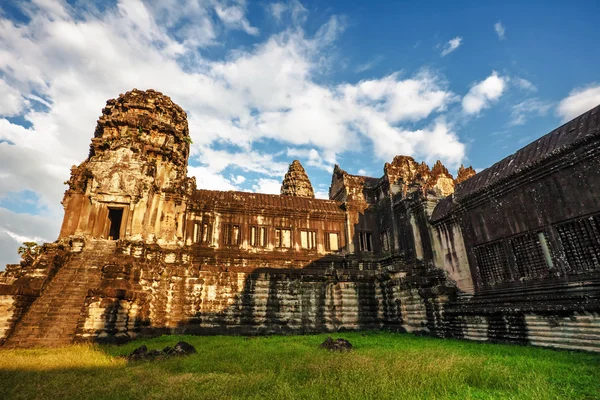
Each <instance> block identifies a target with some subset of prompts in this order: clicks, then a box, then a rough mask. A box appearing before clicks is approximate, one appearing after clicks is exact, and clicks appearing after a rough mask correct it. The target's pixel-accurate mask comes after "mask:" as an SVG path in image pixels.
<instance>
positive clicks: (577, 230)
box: [556, 215, 600, 272]
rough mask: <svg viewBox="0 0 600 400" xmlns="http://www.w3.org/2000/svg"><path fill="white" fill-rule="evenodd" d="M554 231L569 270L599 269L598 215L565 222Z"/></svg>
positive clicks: (599, 226) (599, 217)
mask: <svg viewBox="0 0 600 400" xmlns="http://www.w3.org/2000/svg"><path fill="white" fill-rule="evenodd" d="M556 232H558V238H559V240H560V243H561V244H562V247H563V250H564V252H565V258H566V259H567V264H568V269H569V270H570V271H572V272H579V271H589V270H594V269H600V216H598V215H596V216H593V217H587V218H582V219H579V220H576V221H569V222H566V223H564V224H561V225H558V226H557V227H556Z"/></svg>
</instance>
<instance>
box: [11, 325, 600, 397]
mask: <svg viewBox="0 0 600 400" xmlns="http://www.w3.org/2000/svg"><path fill="white" fill-rule="evenodd" d="M326 337H327V335H308V336H271V337H256V338H244V337H235V336H212V337H195V336H163V337H160V338H155V339H150V340H139V341H136V342H132V343H129V344H127V345H124V346H71V347H66V348H62V349H34V350H4V351H0V399H62V398H68V399H88V398H89V399H165V398H176V399H187V398H189V399H202V398H205V399H231V398H254V399H295V398H307V399H344V400H349V399H374V398H389V399H392V398H393V399H411V398H414V399H440V398H452V399H465V398H477V399H489V398H493V399H497V398H506V399H597V398H600V355H597V354H586V353H577V352H566V351H553V350H548V349H541V348H534V347H528V346H526V347H521V346H508V345H494V344H484V343H473V342H466V341H456V340H442V339H435V338H426V337H417V336H413V335H408V334H404V335H403V334H392V333H371V332H368V333H343V334H335V335H333V337H334V338H336V337H343V338H345V339H348V340H350V342H352V344H353V345H354V350H353V351H352V352H351V353H330V352H327V351H324V350H321V349H319V348H318V346H319V344H320V343H321V342H323V340H324V339H325V338H326ZM178 340H185V341H187V342H189V343H191V344H193V345H194V346H195V347H196V349H197V350H198V354H196V355H193V356H189V357H184V358H173V359H168V360H164V361H155V362H137V363H129V364H128V363H127V362H126V361H125V360H124V359H123V358H120V357H118V356H120V355H124V354H127V353H129V352H130V351H132V350H133V349H134V348H136V347H137V346H139V345H141V344H142V343H144V344H146V345H148V347H149V348H151V349H155V348H156V349H162V348H163V347H165V346H167V345H173V344H175V343H176V342H177V341H178Z"/></svg>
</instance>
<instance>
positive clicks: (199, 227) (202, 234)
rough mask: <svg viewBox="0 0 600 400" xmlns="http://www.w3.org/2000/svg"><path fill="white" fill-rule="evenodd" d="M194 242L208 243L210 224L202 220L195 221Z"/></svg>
mask: <svg viewBox="0 0 600 400" xmlns="http://www.w3.org/2000/svg"><path fill="white" fill-rule="evenodd" d="M195 230H196V238H195V242H196V243H203V244H208V243H211V242H212V224H210V223H208V222H204V223H202V224H199V223H196V227H195Z"/></svg>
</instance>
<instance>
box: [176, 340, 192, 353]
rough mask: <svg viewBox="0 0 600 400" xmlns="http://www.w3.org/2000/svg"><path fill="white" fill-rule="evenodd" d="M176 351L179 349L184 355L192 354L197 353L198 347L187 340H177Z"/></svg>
mask: <svg viewBox="0 0 600 400" xmlns="http://www.w3.org/2000/svg"><path fill="white" fill-rule="evenodd" d="M174 349H175V351H177V352H178V353H181V354H183V355H190V354H196V349H195V348H194V346H192V345H191V344H189V343H187V342H183V341H182V342H177V344H176V345H175V348H174Z"/></svg>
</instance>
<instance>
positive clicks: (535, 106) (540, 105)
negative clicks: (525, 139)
mask: <svg viewBox="0 0 600 400" xmlns="http://www.w3.org/2000/svg"><path fill="white" fill-rule="evenodd" d="M550 108H552V103H548V102H544V101H541V100H539V99H537V98H534V99H527V100H525V101H522V102H521V103H519V104H515V105H514V106H513V107H512V112H511V121H510V124H511V125H523V124H524V123H525V122H526V121H527V119H528V118H530V117H532V116H544V115H546V114H547V113H548V110H550Z"/></svg>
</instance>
